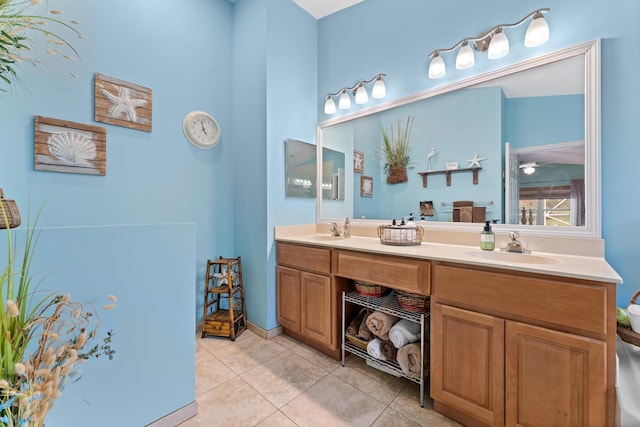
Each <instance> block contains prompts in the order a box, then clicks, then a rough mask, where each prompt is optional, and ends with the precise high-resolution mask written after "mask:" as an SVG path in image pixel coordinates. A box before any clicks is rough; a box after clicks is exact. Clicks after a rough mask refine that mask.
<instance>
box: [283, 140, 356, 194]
mask: <svg viewBox="0 0 640 427" xmlns="http://www.w3.org/2000/svg"><path fill="white" fill-rule="evenodd" d="M284 143H285V150H284V151H285V157H286V158H285V179H286V182H285V194H286V196H287V197H302V198H315V197H317V193H318V185H317V182H318V180H317V176H318V162H317V157H318V156H317V153H316V146H315V145H313V144H310V143H308V142H304V141H298V140H295V139H290V138H288V139H287V140H285V142H284ZM321 159H322V162H320V165H321V167H320V176H321V177H322V181H321V182H322V185H321V187H320V191H322V198H323V199H326V200H344V195H345V181H344V179H345V173H344V168H345V155H344V153H342V152H339V151H335V150H332V149H330V148H327V147H325V148H323V149H322V157H321Z"/></svg>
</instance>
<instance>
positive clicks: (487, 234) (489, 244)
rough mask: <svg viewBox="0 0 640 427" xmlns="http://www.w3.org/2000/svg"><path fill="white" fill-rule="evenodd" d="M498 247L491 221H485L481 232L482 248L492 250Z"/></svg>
mask: <svg viewBox="0 0 640 427" xmlns="http://www.w3.org/2000/svg"><path fill="white" fill-rule="evenodd" d="M495 248H496V235H495V234H493V231H492V230H491V221H485V225H484V230H482V233H480V249H482V250H484V251H492V250H494V249H495Z"/></svg>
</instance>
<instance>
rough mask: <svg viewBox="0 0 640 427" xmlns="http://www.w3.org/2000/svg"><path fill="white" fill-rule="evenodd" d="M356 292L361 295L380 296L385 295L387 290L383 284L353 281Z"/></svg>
mask: <svg viewBox="0 0 640 427" xmlns="http://www.w3.org/2000/svg"><path fill="white" fill-rule="evenodd" d="M354 285H355V287H356V292H357V293H358V294H359V295H362V296H363V297H376V298H377V297H381V296H383V295H386V294H387V292H388V291H389V289H388V288H385V287H384V286H380V285H376V284H374V283H364V282H358V281H355V282H354Z"/></svg>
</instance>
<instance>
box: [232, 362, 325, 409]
mask: <svg viewBox="0 0 640 427" xmlns="http://www.w3.org/2000/svg"><path fill="white" fill-rule="evenodd" d="M326 375H329V374H328V373H327V372H326V371H324V370H322V369H319V368H318V367H316V366H315V365H314V364H313V363H311V362H310V361H308V360H307V359H305V358H304V357H302V356H300V355H298V354H296V353H293V352H291V351H287V352H285V353H282V354H280V355H278V356H276V357H274V358H272V359H270V360H268V361H266V362H265V363H263V364H261V365H258V366H256V367H255V368H253V369H251V370H249V371H247V372H245V373H244V374H242V375H241V378H242V379H244V380H245V381H246V382H247V383H248V384H249V385H250V386H252V387H253V388H254V389H255V390H256V391H258V392H259V393H260V394H261V395H262V396H264V397H265V398H266V399H267V400H269V402H271V403H272V404H273V405H274V406H275V407H276V408H280V407H281V406H282V405H284V404H285V403H287V402H288V401H290V400H291V399H293V398H294V397H296V396H298V395H299V394H300V393H302V392H303V391H305V390H306V389H308V388H309V387H311V386H312V385H313V384H315V383H316V382H318V381H319V380H320V379H321V378H323V377H324V376H326Z"/></svg>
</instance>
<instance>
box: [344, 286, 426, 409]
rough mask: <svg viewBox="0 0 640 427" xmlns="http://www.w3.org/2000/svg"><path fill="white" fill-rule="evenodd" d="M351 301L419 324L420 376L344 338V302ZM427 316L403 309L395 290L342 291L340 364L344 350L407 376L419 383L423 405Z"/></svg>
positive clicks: (370, 362) (381, 367) (345, 325)
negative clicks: (378, 292) (372, 292)
mask: <svg viewBox="0 0 640 427" xmlns="http://www.w3.org/2000/svg"><path fill="white" fill-rule="evenodd" d="M347 303H352V304H356V305H359V306H361V307H366V308H370V309H372V310H377V311H381V312H383V313H387V314H391V315H393V316H396V317H399V318H401V319H406V320H409V321H411V322H415V323H418V324H420V348H421V349H423V351H421V352H420V378H415V377H412V376H409V375H407V374H405V373H404V372H403V371H402V369H401V368H400V365H399V364H398V363H397V362H395V361H388V360H380V359H376V358H375V357H373V356H371V355H369V353H367V352H366V351H364V350H362V349H360V348H358V347H356V346H355V345H353V344H351V343H350V342H349V341H347V340H346V339H345V331H346V329H347V321H346V318H345V317H346V304H347ZM428 318H429V313H424V314H423V313H414V312H411V311H407V310H405V309H403V308H402V307H401V306H400V304H398V300H397V298H396V294H395V292H391V293H390V294H388V295H386V296H383V297H365V296H362V295H360V294H358V293H357V292H356V291H351V292H342V366H344V364H345V352H349V353H351V354H354V355H356V356H358V357H361V358H363V359H365V360H366V361H367V362H368V363H369V364H370V365H372V366H374V367H378V368H379V369H380V370H382V371H385V370H386V371H391V372H393V373H395V374H398V376H402V377H404V378H407V379H408V380H410V381H413V382H415V383H417V384H419V385H420V406H421V407H424V386H425V382H426V381H425V372H424V358H425V357H429V355H425V354H424V340H425V324H426V323H425V320H426V319H428Z"/></svg>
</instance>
